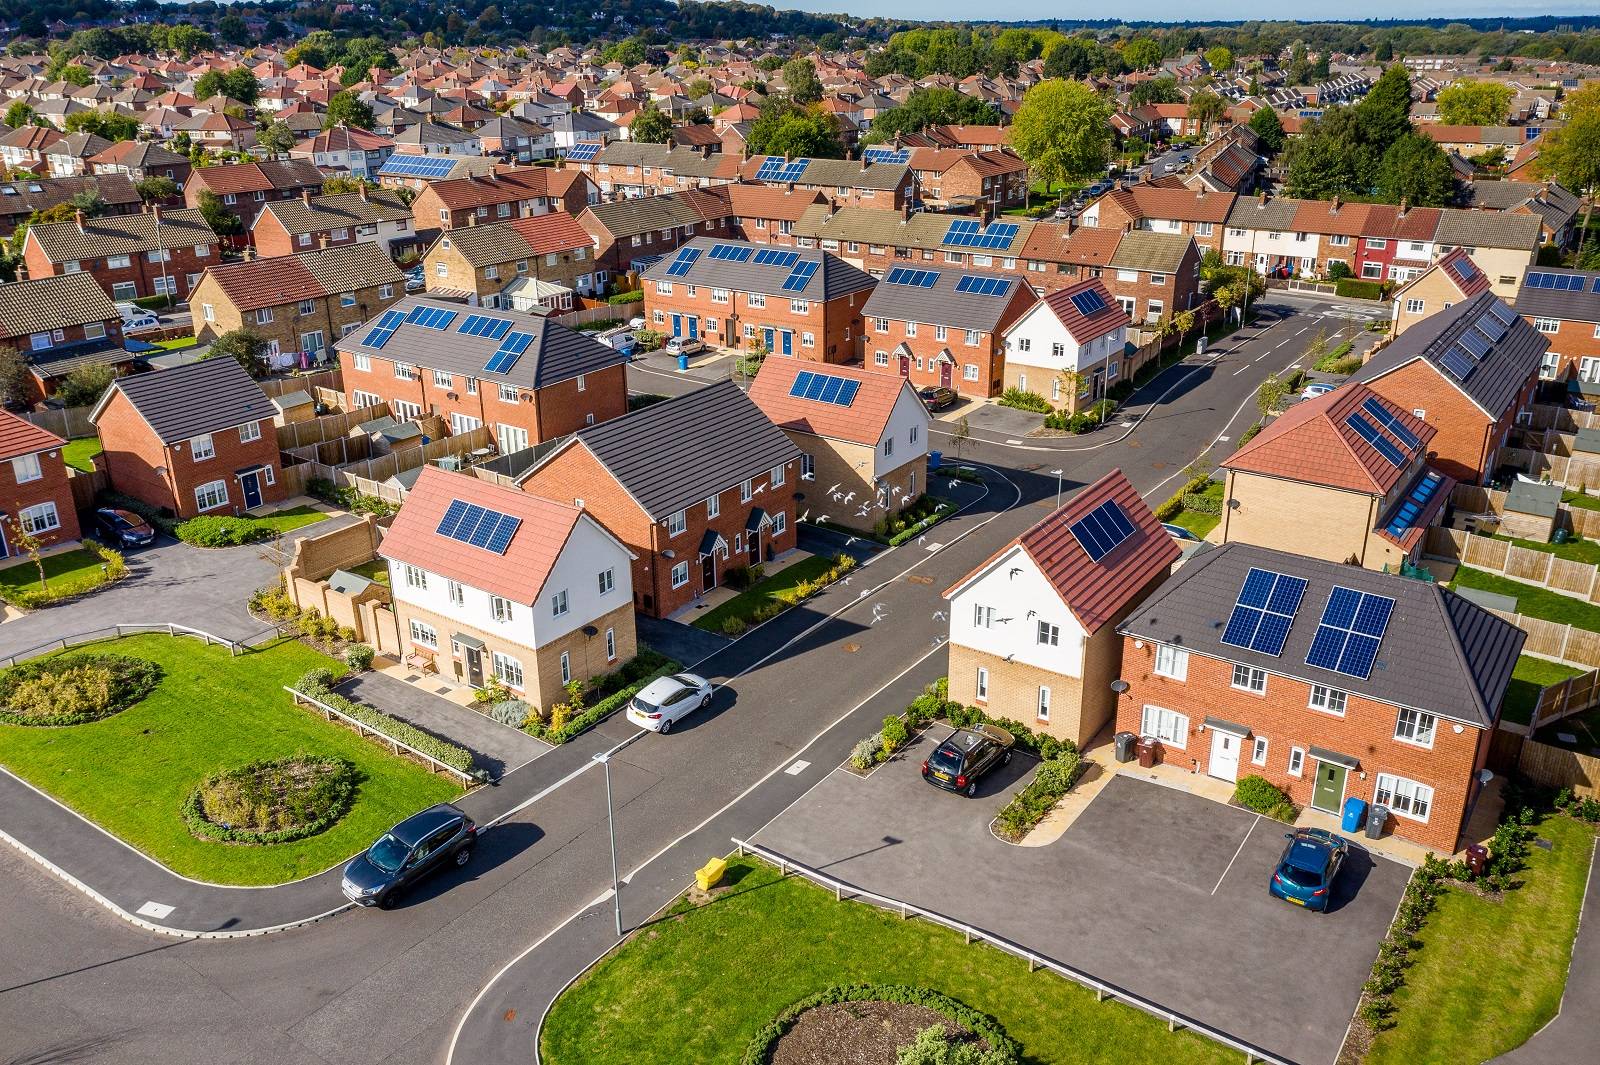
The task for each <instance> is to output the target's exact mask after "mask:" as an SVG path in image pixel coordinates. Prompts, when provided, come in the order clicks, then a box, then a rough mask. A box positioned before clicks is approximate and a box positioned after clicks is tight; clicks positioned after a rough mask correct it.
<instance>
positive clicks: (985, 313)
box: [824, 253, 1037, 399]
mask: <svg viewBox="0 0 1600 1065" xmlns="http://www.w3.org/2000/svg"><path fill="white" fill-rule="evenodd" d="M824 254H826V253H824ZM1036 301H1037V297H1036V296H1034V294H1033V290H1032V289H1031V288H1029V287H1028V286H1027V285H1026V284H1024V283H1023V282H1022V280H1021V279H1019V278H1016V277H1006V276H1005V275H1003V274H996V273H987V272H976V271H968V270H960V269H937V268H922V267H916V266H898V267H895V268H893V269H891V270H890V271H889V272H888V273H886V274H884V275H883V280H882V281H880V282H878V285H877V287H876V288H874V289H873V290H872V295H871V297H870V298H869V299H868V300H867V301H866V304H865V305H864V306H863V307H862V308H861V316H862V319H863V333H864V340H863V344H864V346H865V348H866V350H867V351H869V352H870V353H871V354H870V356H869V357H868V359H867V364H868V365H869V366H871V367H873V368H874V369H876V370H879V371H880V372H885V373H898V374H899V375H900V376H901V377H904V378H906V379H908V380H909V381H911V382H912V384H914V385H916V386H917V387H918V388H922V387H925V386H928V385H937V386H939V387H942V388H953V389H955V390H956V391H958V392H960V393H961V394H962V395H966V396H973V397H976V398H979V399H986V398H988V397H989V396H996V395H999V394H1000V393H1001V391H1003V390H1004V383H1003V380H1004V376H1005V369H1006V352H1005V341H1004V334H1005V332H1006V330H1007V329H1008V328H1010V326H1011V325H1012V323H1014V322H1015V321H1016V320H1017V319H1018V318H1020V317H1022V315H1023V314H1024V313H1025V312H1026V311H1027V310H1028V308H1030V307H1032V306H1033V305H1034V303H1035V302H1036Z"/></svg>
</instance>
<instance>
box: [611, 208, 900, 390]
mask: <svg viewBox="0 0 1600 1065" xmlns="http://www.w3.org/2000/svg"><path fill="white" fill-rule="evenodd" d="M641 277H642V279H643V280H642V284H643V287H644V294H645V295H644V304H645V315H646V317H647V318H649V320H650V323H651V325H652V326H653V327H654V328H656V329H658V330H661V331H663V332H666V333H668V334H669V335H671V336H675V337H699V338H701V339H703V340H705V341H706V343H708V344H712V345H716V346H719V347H724V348H740V347H750V346H753V345H756V344H759V345H761V346H763V347H765V348H766V350H767V351H768V352H769V353H771V354H773V355H782V356H786V357H795V358H801V359H805V360H808V361H811V362H830V363H843V362H854V361H855V360H856V359H857V358H858V356H859V351H858V344H859V339H860V336H861V315H862V309H863V307H864V305H865V304H866V303H867V297H868V295H869V294H870V293H871V291H872V287H873V285H874V283H875V282H874V281H873V279H872V277H871V275H870V274H866V273H863V272H862V271H860V270H857V269H856V268H855V267H853V266H851V265H850V264H849V263H846V262H845V261H844V260H842V259H840V258H838V257H837V256H834V255H829V254H828V253H826V252H817V251H799V250H785V249H778V248H768V247H764V246H762V245H759V244H751V243H748V242H746V241H733V240H712V239H710V238H707V237H696V238H695V239H694V240H691V241H690V242H689V243H688V244H686V245H684V246H683V247H681V248H679V249H678V250H677V252H675V253H674V254H673V255H672V256H671V257H668V258H663V259H661V260H660V261H658V262H657V263H656V264H655V265H654V266H651V267H650V268H649V269H648V270H646V271H645V272H644V273H643V274H642V275H641Z"/></svg>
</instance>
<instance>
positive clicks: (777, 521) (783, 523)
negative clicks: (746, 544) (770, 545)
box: [772, 510, 789, 537]
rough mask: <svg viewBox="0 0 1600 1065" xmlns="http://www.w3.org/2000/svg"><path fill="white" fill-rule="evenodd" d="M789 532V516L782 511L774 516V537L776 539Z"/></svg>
mask: <svg viewBox="0 0 1600 1065" xmlns="http://www.w3.org/2000/svg"><path fill="white" fill-rule="evenodd" d="M788 530H789V515H787V514H785V513H784V512H783V511H781V510H780V511H778V512H777V513H776V514H774V515H773V516H772V535H773V536H775V537H776V536H782V535H783V534H784V533H785V532H787V531H788Z"/></svg>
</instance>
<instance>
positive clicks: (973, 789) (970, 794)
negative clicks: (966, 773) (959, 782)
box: [967, 780, 978, 799]
mask: <svg viewBox="0 0 1600 1065" xmlns="http://www.w3.org/2000/svg"><path fill="white" fill-rule="evenodd" d="M977 797H978V782H977V781H976V780H974V781H973V782H972V783H970V784H968V785H967V798H969V799H976V798H977Z"/></svg>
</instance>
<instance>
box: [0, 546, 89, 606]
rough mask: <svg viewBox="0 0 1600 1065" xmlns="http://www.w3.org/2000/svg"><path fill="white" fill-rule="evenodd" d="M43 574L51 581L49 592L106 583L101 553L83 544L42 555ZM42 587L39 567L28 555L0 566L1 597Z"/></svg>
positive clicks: (34, 592) (83, 589)
mask: <svg viewBox="0 0 1600 1065" xmlns="http://www.w3.org/2000/svg"><path fill="white" fill-rule="evenodd" d="M44 575H45V577H46V579H47V580H48V581H49V583H50V594H51V595H52V596H67V595H77V594H79V593H80V592H86V591H89V590H90V589H92V588H96V587H99V586H100V585H101V584H104V583H105V574H104V572H103V571H102V570H101V569H100V556H99V555H97V554H95V553H94V552H93V551H90V550H89V549H88V548H86V547H79V548H75V549H74V550H71V551H62V552H59V553H57V554H54V555H47V556H45V559H44ZM42 591H44V588H43V586H41V585H40V583H39V567H38V566H35V565H34V564H33V563H32V562H31V561H29V560H28V559H26V558H24V559H23V560H22V561H21V562H13V563H12V564H11V565H9V566H7V567H6V568H5V569H0V599H4V600H5V601H6V602H8V603H11V602H16V600H17V599H18V598H19V596H28V595H37V594H39V593H40V592H42Z"/></svg>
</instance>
